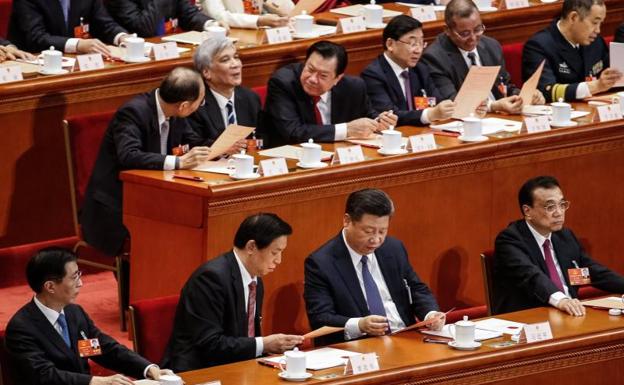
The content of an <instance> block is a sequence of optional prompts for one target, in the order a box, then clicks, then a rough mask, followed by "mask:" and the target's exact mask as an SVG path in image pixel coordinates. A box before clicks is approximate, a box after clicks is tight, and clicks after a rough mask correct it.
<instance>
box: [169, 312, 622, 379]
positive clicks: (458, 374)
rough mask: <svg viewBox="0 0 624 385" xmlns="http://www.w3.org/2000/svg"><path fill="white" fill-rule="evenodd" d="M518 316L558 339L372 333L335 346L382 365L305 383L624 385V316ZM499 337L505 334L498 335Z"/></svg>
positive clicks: (265, 370)
mask: <svg viewBox="0 0 624 385" xmlns="http://www.w3.org/2000/svg"><path fill="white" fill-rule="evenodd" d="M498 318H503V319H507V320H512V321H518V322H526V323H534V322H543V321H547V320H548V321H549V322H550V325H551V328H552V331H553V336H554V339H553V340H549V341H544V342H540V343H534V344H522V345H515V346H510V347H505V348H492V347H489V346H487V343H489V342H491V341H495V340H490V341H486V343H485V344H484V346H482V347H481V348H480V349H478V350H475V351H457V350H452V349H451V348H449V347H448V346H444V345H438V344H426V343H423V342H422V337H423V335H422V334H420V333H418V332H413V331H410V332H405V333H403V334H398V335H395V336H392V337H390V336H384V337H377V338H368V339H364V340H359V341H353V342H347V343H343V344H338V345H335V347H336V348H339V349H346V350H351V351H356V352H361V353H370V352H376V353H377V355H378V356H379V364H380V368H381V370H380V371H377V372H372V373H367V374H362V375H358V376H342V367H340V368H333V369H327V370H323V371H314V372H312V373H313V374H314V375H315V377H316V376H318V375H323V374H328V373H336V374H339V375H340V376H339V377H337V378H335V379H332V380H325V381H319V380H317V379H314V378H313V379H311V380H308V381H307V383H313V384H316V383H323V384H332V385H338V384H341V385H347V384H366V385H378V384H393V385H394V384H406V385H407V384H410V385H412V384H448V385H451V384H452V385H456V384H485V383H487V384H497V385H502V384H506V385H526V384H532V385H576V384H578V385H604V384H608V383H619V382H620V381H621V378H622V377H623V376H624V366H622V364H621V362H622V358H623V357H624V318H622V317H613V316H609V315H608V314H607V312H606V311H600V310H593V309H588V312H587V315H586V316H585V317H582V318H575V317H572V316H568V315H565V314H564V313H562V312H560V311H559V310H556V309H554V308H537V309H532V310H526V311H522V312H517V313H510V314H505V315H501V316H499V317H498ZM498 340H502V338H501V339H498ZM278 371H279V370H278V369H273V368H270V367H267V366H263V365H259V364H258V363H256V362H255V360H249V361H243V362H239V363H235V364H230V365H221V366H216V367H213V368H209V369H203V370H197V371H193V372H187V373H182V374H181V376H182V377H183V379H184V381H186V383H187V384H188V385H194V384H200V383H202V382H206V381H212V380H220V381H221V384H223V385H240V384H254V385H270V384H284V383H285V382H283V381H282V380H280V379H279V378H278V376H277V373H278Z"/></svg>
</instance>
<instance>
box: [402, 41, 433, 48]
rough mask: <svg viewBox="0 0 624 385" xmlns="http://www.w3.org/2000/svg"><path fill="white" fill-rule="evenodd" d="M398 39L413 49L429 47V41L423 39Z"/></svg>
mask: <svg viewBox="0 0 624 385" xmlns="http://www.w3.org/2000/svg"><path fill="white" fill-rule="evenodd" d="M395 41H398V42H399V43H403V44H405V45H407V46H409V47H410V48H411V49H419V48H420V49H425V48H427V43H426V42H425V41H423V40H410V41H403V40H395Z"/></svg>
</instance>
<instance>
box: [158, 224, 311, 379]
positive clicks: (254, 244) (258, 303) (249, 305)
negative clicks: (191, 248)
mask: <svg viewBox="0 0 624 385" xmlns="http://www.w3.org/2000/svg"><path fill="white" fill-rule="evenodd" d="M291 233H292V229H291V227H290V225H289V224H288V223H286V222H284V221H283V220H282V219H281V218H279V217H278V216H277V215H275V214H272V213H259V214H255V215H252V216H249V217H247V218H246V219H245V220H244V221H243V222H242V223H241V225H240V227H239V228H238V231H237V232H236V235H235V236H234V247H233V248H232V250H231V251H229V252H227V253H225V254H222V255H220V256H218V257H217V258H215V259H212V260H210V261H208V262H206V263H204V264H203V265H201V266H200V267H199V268H198V269H197V270H195V272H194V273H193V274H192V275H191V277H190V278H189V280H188V281H187V282H186V284H185V285H184V287H183V288H182V291H181V293H180V302H179V303H178V307H177V310H176V315H175V321H174V325H173V334H172V335H171V338H170V339H169V344H168V345H167V350H166V352H165V357H164V359H163V365H165V366H167V367H171V368H176V369H175V370H177V371H188V370H196V369H201V368H206V367H209V366H214V365H221V364H227V363H231V362H236V361H242V360H249V359H252V358H255V357H259V356H261V355H262V354H264V353H283V352H284V351H286V350H290V349H292V348H293V347H295V346H296V345H299V344H301V343H302V342H303V337H302V336H297V335H286V334H272V335H269V336H264V337H263V336H262V331H261V329H260V328H261V320H262V314H261V312H262V299H263V296H264V286H263V284H262V278H261V277H263V276H265V275H267V274H269V273H270V272H272V271H273V270H275V269H276V268H277V266H278V265H279V264H280V263H281V262H282V253H283V252H284V249H286V245H287V240H288V236H289V235H290V234H291Z"/></svg>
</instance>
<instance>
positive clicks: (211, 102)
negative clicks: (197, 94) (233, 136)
mask: <svg viewBox="0 0 624 385" xmlns="http://www.w3.org/2000/svg"><path fill="white" fill-rule="evenodd" d="M237 107H238V104H237ZM206 109H207V112H208V119H210V123H212V127H214V128H215V129H216V130H217V136H219V135H220V134H221V133H222V132H223V131H225V123H223V115H221V110H220V109H219V103H217V99H216V98H215V97H214V95H213V94H212V91H210V90H206ZM236 110H237V112H236V114H237V115H238V108H236Z"/></svg>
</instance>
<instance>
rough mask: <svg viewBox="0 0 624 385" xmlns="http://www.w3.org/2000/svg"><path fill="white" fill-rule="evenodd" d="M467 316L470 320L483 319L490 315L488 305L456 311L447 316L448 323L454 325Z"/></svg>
mask: <svg viewBox="0 0 624 385" xmlns="http://www.w3.org/2000/svg"><path fill="white" fill-rule="evenodd" d="M465 315H467V316H468V319H475V318H483V317H487V315H488V308H487V306H486V305H481V306H473V307H468V308H465V309H456V310H453V311H452V312H450V313H448V314H447V315H446V323H447V324H453V323H455V322H457V321H459V320H461V319H462V318H464V316H465Z"/></svg>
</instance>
